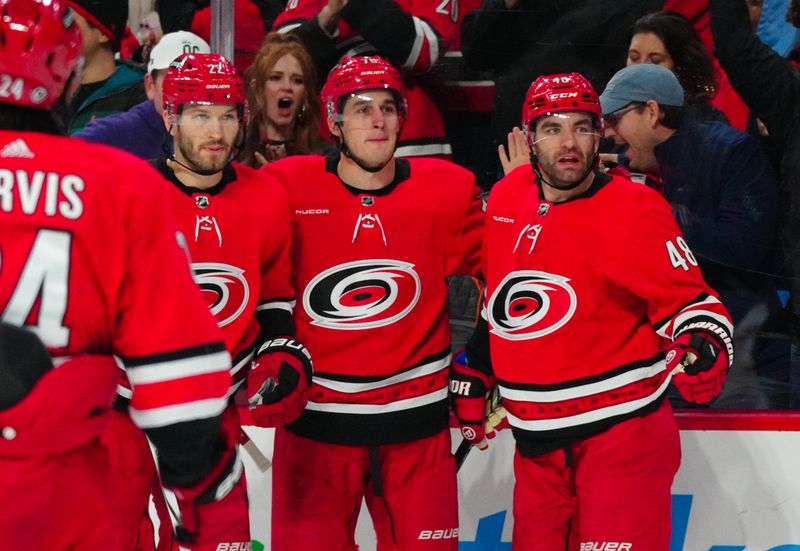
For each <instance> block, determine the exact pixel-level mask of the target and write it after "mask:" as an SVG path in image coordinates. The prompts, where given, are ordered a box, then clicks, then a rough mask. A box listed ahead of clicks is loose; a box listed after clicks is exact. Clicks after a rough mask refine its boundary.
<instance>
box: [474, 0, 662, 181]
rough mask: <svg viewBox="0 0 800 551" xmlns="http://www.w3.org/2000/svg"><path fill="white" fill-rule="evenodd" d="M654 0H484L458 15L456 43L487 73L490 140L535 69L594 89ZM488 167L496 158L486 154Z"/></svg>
mask: <svg viewBox="0 0 800 551" xmlns="http://www.w3.org/2000/svg"><path fill="white" fill-rule="evenodd" d="M662 3H663V2H662V0H569V1H567V2H564V1H558V0H484V1H483V5H482V6H481V7H480V8H479V9H477V10H475V11H473V12H471V13H468V14H467V15H466V16H465V17H464V22H463V24H462V26H461V48H462V51H463V52H464V58H465V59H466V61H467V63H468V64H469V65H470V66H471V67H472V68H474V69H490V70H492V71H493V73H494V80H495V85H496V89H497V93H496V96H495V101H494V109H493V118H492V123H491V128H490V140H491V147H492V148H495V149H496V148H497V147H498V146H499V145H500V144H502V143H504V142H505V139H506V135H507V133H508V132H509V131H510V130H511V129H512V128H513V127H514V126H518V125H519V106H520V105H522V102H523V99H524V97H525V92H526V91H527V90H528V87H529V86H530V83H531V82H532V81H534V80H535V79H536V78H537V77H538V76H540V75H546V74H553V73H570V72H573V71H575V72H579V73H581V74H582V75H584V76H585V77H586V78H587V79H589V81H590V82H591V83H592V84H593V85H594V86H595V88H597V89H598V90H599V89H601V88H602V87H603V85H605V83H606V82H608V79H609V78H611V76H612V75H613V74H614V72H615V71H616V70H617V69H619V68H620V67H622V66H623V65H624V64H625V55H626V52H627V50H628V44H629V43H630V29H631V27H633V23H634V22H635V21H636V20H637V19H638V18H639V17H641V16H643V15H645V14H647V13H651V12H654V11H657V10H659V9H661V5H662ZM490 167H491V168H490V171H491V172H492V173H495V174H496V173H497V171H498V168H499V166H498V164H497V163H496V161H495V160H494V159H492V161H491V165H490Z"/></svg>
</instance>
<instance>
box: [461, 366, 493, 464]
mask: <svg viewBox="0 0 800 551" xmlns="http://www.w3.org/2000/svg"><path fill="white" fill-rule="evenodd" d="M493 386H494V377H492V376H491V375H488V374H486V373H484V372H482V371H479V370H477V369H474V368H470V367H469V366H468V365H467V355H466V353H464V352H461V353H459V354H458V355H456V358H455V360H454V361H453V364H452V365H451V366H450V403H451V405H452V407H453V414H454V415H455V416H456V419H457V420H458V424H459V425H461V435H462V436H463V437H464V440H467V441H468V442H470V443H471V444H473V445H475V446H478V448H480V449H482V450H483V449H486V447H487V446H488V445H489V444H488V443H487V442H486V428H485V422H486V395H487V393H488V392H489V390H490V389H491V388H492V387H493Z"/></svg>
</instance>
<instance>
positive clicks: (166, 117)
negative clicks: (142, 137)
mask: <svg viewBox="0 0 800 551" xmlns="http://www.w3.org/2000/svg"><path fill="white" fill-rule="evenodd" d="M161 118H162V119H163V120H164V126H165V127H166V129H167V132H169V133H170V134H171V135H173V136H174V135H175V125H174V124H172V120H171V117H170V115H169V114H167V110H166V109H164V110H163V111H161Z"/></svg>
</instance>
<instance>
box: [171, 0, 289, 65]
mask: <svg viewBox="0 0 800 551" xmlns="http://www.w3.org/2000/svg"><path fill="white" fill-rule="evenodd" d="M210 4H211V2H210V0H159V1H158V15H159V18H160V19H161V28H162V29H164V32H165V33H171V32H175V31H192V32H193V33H195V34H196V35H198V36H200V37H202V38H203V39H204V40H206V41H208V42H210V41H211V8H210V7H209V6H210ZM285 5H286V1H285V0H234V1H233V18H234V21H233V25H234V34H233V50H234V55H233V61H234V65H236V68H237V69H238V70H239V72H240V73H241V74H244V73H245V72H246V71H247V68H248V67H250V65H252V63H253V60H254V59H255V55H256V52H257V51H258V49H259V47H260V46H261V41H262V40H264V35H265V34H267V32H268V31H269V30H270V29H271V28H272V23H273V21H275V18H276V17H277V16H278V14H279V13H281V12H282V11H283V8H284V6H285Z"/></svg>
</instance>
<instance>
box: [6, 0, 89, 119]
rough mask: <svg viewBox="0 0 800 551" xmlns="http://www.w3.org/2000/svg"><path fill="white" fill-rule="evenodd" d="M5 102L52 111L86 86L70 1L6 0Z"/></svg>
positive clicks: (77, 31) (77, 29) (78, 33)
mask: <svg viewBox="0 0 800 551" xmlns="http://www.w3.org/2000/svg"><path fill="white" fill-rule="evenodd" d="M0 14H2V16H1V17H0V73H2V74H3V77H4V79H5V78H7V79H8V80H5V81H4V82H3V83H2V86H3V90H4V91H5V92H4V93H0V102H3V103H10V104H13V105H20V106H23V107H34V108H37V109H50V108H51V107H53V106H54V105H55V104H56V102H57V101H58V100H59V98H60V97H61V96H62V94H63V93H64V91H65V89H67V87H69V89H68V90H66V92H67V98H69V97H71V96H72V93H73V92H74V91H75V88H77V86H78V84H79V83H80V78H79V77H78V74H79V73H80V66H81V59H82V57H81V56H82V45H81V31H80V29H79V28H78V25H77V24H76V23H75V18H74V14H73V13H72V10H70V9H69V8H68V7H67V3H66V1H65V0H0Z"/></svg>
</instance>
